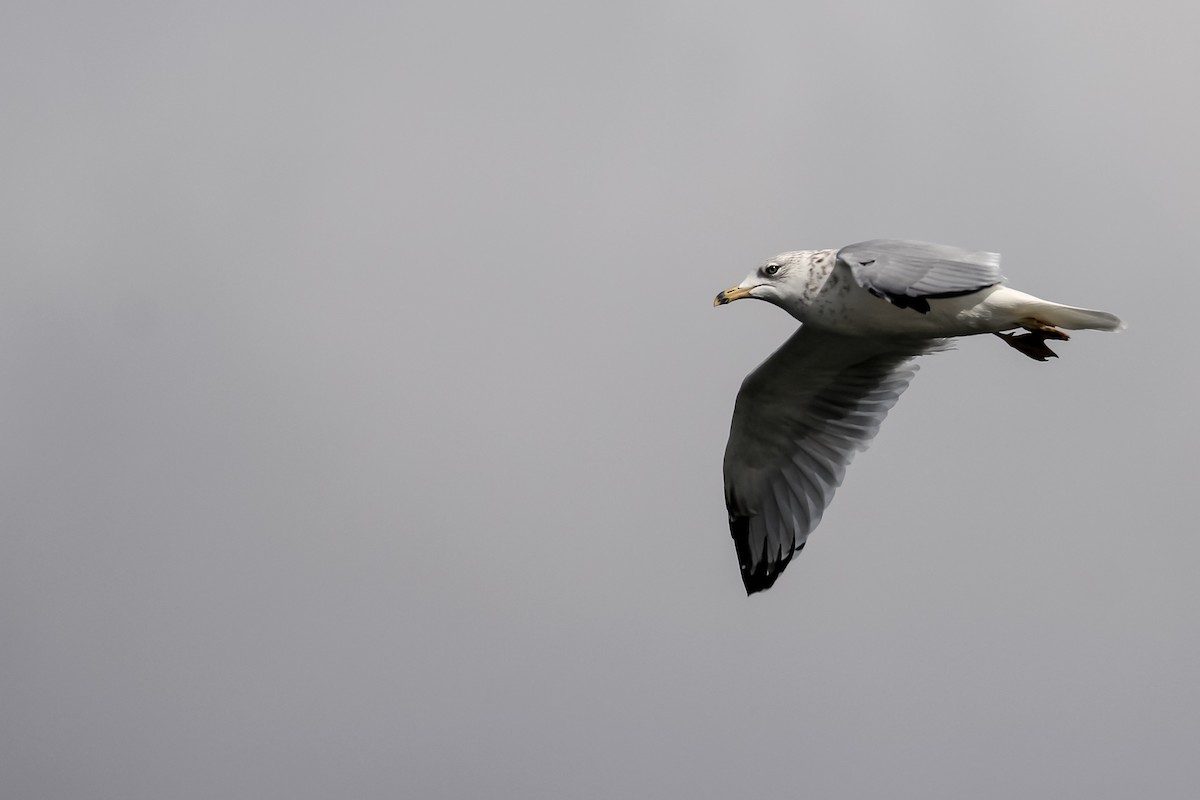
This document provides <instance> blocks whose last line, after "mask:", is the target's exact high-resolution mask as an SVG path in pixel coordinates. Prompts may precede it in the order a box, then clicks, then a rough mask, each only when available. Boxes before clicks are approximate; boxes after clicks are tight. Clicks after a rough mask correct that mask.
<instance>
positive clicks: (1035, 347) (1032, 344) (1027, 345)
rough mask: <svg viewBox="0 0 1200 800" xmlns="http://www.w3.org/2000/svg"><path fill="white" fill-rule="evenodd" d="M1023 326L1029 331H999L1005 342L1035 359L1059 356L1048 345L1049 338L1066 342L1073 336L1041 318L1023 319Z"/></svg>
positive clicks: (1043, 359) (1042, 359)
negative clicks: (1020, 332) (1017, 332)
mask: <svg viewBox="0 0 1200 800" xmlns="http://www.w3.org/2000/svg"><path fill="white" fill-rule="evenodd" d="M1020 324H1021V327H1022V328H1024V329H1025V330H1027V331H1029V333H1023V334H1021V335H1019V336H1018V335H1017V334H1015V333H997V334H996V335H997V336H999V337H1000V338H1001V339H1002V340H1004V343H1005V344H1007V345H1008V346H1009V347H1011V348H1013V349H1015V350H1019V351H1021V352H1022V353H1024V354H1025V355H1027V356H1029V357H1030V358H1032V359H1033V360H1034V361H1045V360H1046V359H1048V358H1058V353H1056V352H1054V351H1053V350H1051V349H1050V348H1049V347H1047V346H1046V340H1047V339H1053V340H1055V341H1060V342H1065V341H1067V340H1068V339H1070V338H1071V337H1070V336H1068V335H1067V334H1065V333H1063V332H1062V331H1060V330H1059V329H1058V328H1055V327H1054V326H1053V325H1047V324H1046V323H1044V322H1042V321H1041V320H1036V319H1032V318H1029V319H1023V320H1021V323H1020Z"/></svg>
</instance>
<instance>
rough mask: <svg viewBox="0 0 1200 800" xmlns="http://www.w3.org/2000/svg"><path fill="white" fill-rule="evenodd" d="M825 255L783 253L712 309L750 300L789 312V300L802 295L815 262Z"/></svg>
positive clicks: (719, 299) (728, 291) (727, 292)
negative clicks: (775, 306) (746, 298)
mask: <svg viewBox="0 0 1200 800" xmlns="http://www.w3.org/2000/svg"><path fill="white" fill-rule="evenodd" d="M826 252H827V251H824V250H796V251H794V252H791V253H780V254H779V255H777V256H775V257H774V258H772V259H771V260H770V261H768V262H767V263H765V264H763V265H762V266H761V267H759V268H758V269H756V270H754V272H751V273H750V274H749V275H747V276H746V280H744V281H742V282H741V283H739V284H738V285H737V286H734V287H732V288H730V289H726V290H725V291H723V292H721V293H720V294H719V295H717V298H716V299H715V300H713V305H714V306H723V305H725V304H726V303H732V302H733V301H734V300H741V299H742V298H743V297H750V298H753V299H755V300H766V301H767V302H768V303H774V304H775V305H777V306H782V307H784V308H786V307H787V303H788V300H789V299H790V298H793V297H798V296H800V295H801V294H802V293H803V291H804V286H805V284H806V283H807V281H808V277H809V275H810V274H811V272H812V270H813V267H814V266H816V265H815V264H814V258H815V257H817V256H819V255H821V254H823V253H826Z"/></svg>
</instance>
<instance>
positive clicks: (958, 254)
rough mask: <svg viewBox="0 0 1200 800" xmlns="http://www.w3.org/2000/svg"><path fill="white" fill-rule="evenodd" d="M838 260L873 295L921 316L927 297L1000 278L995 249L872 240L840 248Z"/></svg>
mask: <svg viewBox="0 0 1200 800" xmlns="http://www.w3.org/2000/svg"><path fill="white" fill-rule="evenodd" d="M837 260H838V263H839V264H843V265H845V266H846V267H848V268H849V269H850V272H851V273H852V274H853V275H854V279H855V281H857V282H858V284H859V285H860V286H862V287H863V288H865V289H867V290H868V291H870V292H871V293H872V294H874V295H876V296H877V297H881V298H883V299H884V300H887V301H888V302H889V303H892V304H893V305H895V306H898V307H899V308H912V309H914V310H916V311H919V312H921V313H922V314H924V313H927V312H928V311H929V300H930V299H937V298H944V297H960V296H962V295H965V294H971V293H972V292H977V291H979V290H980V289H986V288H987V287H989V286H993V285H995V284H997V283H1000V282H1001V281H1002V280H1004V277H1003V276H1002V275H1001V274H1000V254H999V253H987V252H983V251H974V250H966V249H964V248H961V247H952V246H950V245H946V244H932V243H930V242H913V241H905V240H900V239H872V240H870V241H868V242H859V243H857V244H851V245H847V246H845V247H843V248H842V249H841V250H839V251H838V253H837Z"/></svg>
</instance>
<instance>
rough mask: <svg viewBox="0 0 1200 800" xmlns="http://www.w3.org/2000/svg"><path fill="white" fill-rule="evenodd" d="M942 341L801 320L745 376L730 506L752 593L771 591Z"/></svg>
mask: <svg viewBox="0 0 1200 800" xmlns="http://www.w3.org/2000/svg"><path fill="white" fill-rule="evenodd" d="M948 346H949V345H948V344H947V343H946V342H944V341H943V340H928V339H926V340H917V341H910V340H900V341H896V340H892V341H883V340H877V339H872V338H869V337H849V336H838V335H836V334H831V333H826V332H822V331H815V330H811V329H809V328H806V327H802V328H801V329H800V330H799V331H797V332H796V333H795V334H793V335H792V337H791V338H790V339H788V340H787V341H786V342H785V343H784V344H783V346H782V347H780V348H779V349H778V350H777V351H775V353H774V354H772V355H771V357H770V358H768V359H767V360H766V361H765V362H763V364H762V365H761V366H759V367H758V369H756V370H754V372H752V373H750V375H749V376H747V378H746V380H745V381H744V382H743V383H742V388H741V391H739V392H738V396H737V402H736V404H735V406H734V412H733V423H732V425H731V426H730V432H729V444H728V445H727V446H726V449H725V505H726V507H727V508H728V510H729V531H730V533H731V534H732V536H733V541H734V545H735V547H736V548H737V556H738V565H739V566H740V567H741V572H742V582H743V583H744V584H745V586H746V594H753V593H754V592H759V591H762V590H763V589H768V588H770V587H771V585H772V584H774V583H775V579H776V578H778V577H779V574H780V573H781V572H783V570H784V568H785V567H786V566H787V564H788V562H789V561H790V560H791V558H792V555H793V553H796V552H799V551H800V549H801V548H803V547H804V543H805V541H806V540H807V538H808V534H809V533H811V532H812V530H813V529H814V528H816V526H817V523H818V522H820V521H821V515H822V514H823V513H824V511H825V508H826V506H828V505H829V503H830V501H831V500H832V499H833V493H834V491H835V490H836V489H837V487H838V486H839V485H840V484H841V482H842V476H843V474H844V473H845V471H846V466H847V465H848V464H849V463H850V460H851V459H852V458H853V457H854V454H855V453H856V452H857V451H859V450H864V449H866V447H867V445H868V444H869V443H870V441H871V439H872V438H874V436H875V434H876V432H877V431H878V430H879V425H880V423H882V422H883V420H884V417H886V416H887V413H888V411H889V410H890V409H891V407H892V406H893V405H894V404H895V403H896V400H897V399H898V398H899V397H900V394H901V392H903V391H904V390H905V389H906V388H908V384H909V381H911V380H912V378H913V375H915V374H916V371H917V367H916V365H915V364H912V363H911V359H912V358H913V356H916V355H921V354H923V353H927V352H931V351H934V350H941V349H946V348H947V347H948Z"/></svg>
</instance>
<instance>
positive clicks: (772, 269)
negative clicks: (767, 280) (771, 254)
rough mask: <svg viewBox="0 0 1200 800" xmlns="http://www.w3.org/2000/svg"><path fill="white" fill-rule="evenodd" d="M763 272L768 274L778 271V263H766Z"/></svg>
mask: <svg viewBox="0 0 1200 800" xmlns="http://www.w3.org/2000/svg"><path fill="white" fill-rule="evenodd" d="M764 272H766V273H767V274H768V275H774V274H775V273H776V272H779V265H778V264H767V268H766V270H764Z"/></svg>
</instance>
